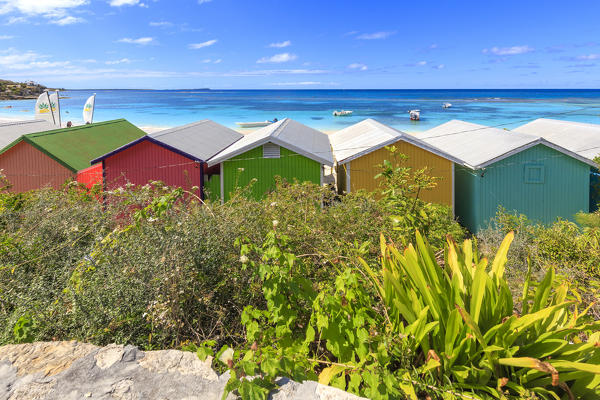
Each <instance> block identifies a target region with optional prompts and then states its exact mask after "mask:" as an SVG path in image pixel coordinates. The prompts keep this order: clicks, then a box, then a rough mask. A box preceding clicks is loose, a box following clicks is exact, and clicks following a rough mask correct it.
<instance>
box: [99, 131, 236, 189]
mask: <svg viewBox="0 0 600 400" xmlns="http://www.w3.org/2000/svg"><path fill="white" fill-rule="evenodd" d="M241 138H242V134H240V133H238V132H236V131H234V130H232V129H229V128H227V127H225V126H223V125H220V124H217V123H216V122H213V121H210V120H202V121H198V122H194V123H191V124H188V125H184V126H179V127H176V128H171V129H166V130H164V131H160V132H156V133H153V134H150V135H147V136H142V137H140V138H139V139H137V140H135V141H132V142H131V143H128V144H126V145H124V146H122V147H119V148H118V149H115V150H113V151H111V152H110V153H107V154H104V155H102V156H100V157H98V158H96V159H95V160H92V163H93V164H94V163H101V165H102V166H103V167H102V169H103V173H104V185H105V186H106V187H107V188H109V189H112V188H115V187H119V186H123V185H125V184H126V183H133V184H135V185H145V184H146V183H148V182H149V181H161V182H163V183H164V184H166V185H168V186H172V187H182V188H184V189H186V190H191V189H192V188H193V187H196V188H198V189H196V190H197V193H196V194H197V195H198V196H200V197H203V195H204V190H203V189H204V187H205V185H206V186H208V188H209V191H210V192H211V194H216V196H217V197H218V195H219V194H220V188H219V186H218V185H219V176H218V174H219V165H217V166H215V167H213V168H208V167H207V165H206V160H208V159H209V158H210V157H212V156H214V155H215V154H216V153H218V152H219V151H221V150H223V149H225V148H226V147H228V146H230V145H231V144H233V143H235V142H237V141H238V140H240V139H241ZM213 175H216V178H214V177H213ZM215 184H216V186H215V187H212V186H214V185H215ZM211 185H212V186H211Z"/></svg>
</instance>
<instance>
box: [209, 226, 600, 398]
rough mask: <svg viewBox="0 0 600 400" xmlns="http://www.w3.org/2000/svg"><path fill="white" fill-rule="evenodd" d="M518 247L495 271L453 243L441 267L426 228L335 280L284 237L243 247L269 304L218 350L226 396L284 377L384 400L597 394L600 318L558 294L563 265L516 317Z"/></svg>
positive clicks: (525, 297) (562, 290)
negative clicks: (321, 276) (321, 278)
mask: <svg viewBox="0 0 600 400" xmlns="http://www.w3.org/2000/svg"><path fill="white" fill-rule="evenodd" d="M512 240H513V234H512V233H509V234H508V235H507V237H506V238H505V239H504V241H503V243H502V244H501V246H500V249H499V250H498V253H497V254H496V256H495V258H494V260H493V262H492V263H491V265H489V266H488V262H487V259H485V258H479V257H478V255H477V252H476V250H475V249H474V248H473V246H472V243H471V241H469V240H467V241H465V242H464V244H463V245H462V247H460V248H459V247H458V246H457V245H456V244H455V243H454V242H453V241H452V240H449V241H448V246H447V248H446V252H445V267H444V268H442V267H441V266H440V265H439V264H438V263H437V261H436V259H435V256H434V252H433V249H432V247H431V246H430V245H429V244H427V242H426V241H425V240H424V239H423V238H422V237H421V235H420V234H419V233H418V232H417V234H416V245H415V246H413V245H409V246H408V247H407V248H406V250H404V252H400V251H399V250H398V249H397V248H396V246H395V245H393V244H387V243H386V242H385V240H384V239H383V237H382V238H381V258H380V262H379V265H378V266H377V268H372V267H371V266H370V265H369V263H367V262H366V261H364V260H362V259H360V258H359V257H357V258H358V259H359V262H360V263H361V265H362V267H361V268H351V267H347V266H341V267H340V268H336V275H337V276H336V278H335V280H334V281H333V282H329V283H327V284H323V283H322V282H319V283H317V282H312V283H311V281H309V280H307V279H306V278H305V277H304V272H305V271H307V270H308V269H309V267H307V266H306V265H305V263H303V262H302V261H301V260H299V259H298V258H297V257H296V256H294V255H293V254H291V253H289V252H288V251H286V250H285V248H286V247H287V245H288V238H287V237H285V235H278V234H277V233H276V232H271V233H269V234H268V235H267V237H266V240H265V242H264V244H263V246H261V247H258V246H255V245H248V244H243V245H242V246H241V253H242V259H243V261H244V262H245V263H246V268H248V269H251V270H253V271H254V272H255V273H256V274H257V275H258V277H259V278H260V280H261V282H262V285H263V294H264V298H265V300H266V304H265V308H263V309H258V308H256V307H247V308H246V309H245V310H244V313H243V316H242V322H243V323H244V325H245V327H246V335H247V337H246V339H247V343H248V344H247V345H246V346H242V347H240V348H239V349H237V350H235V351H233V350H232V349H231V348H228V347H227V348H224V349H222V350H221V351H220V352H219V354H218V356H219V357H220V360H221V362H222V363H223V365H226V366H227V367H228V368H230V370H231V379H230V381H229V383H228V385H227V389H228V390H230V391H234V390H235V391H237V393H238V394H240V395H242V397H243V398H246V397H245V396H257V398H265V397H261V396H266V393H267V391H268V390H269V389H271V388H273V387H275V386H276V385H277V381H276V378H277V377H280V376H285V377H289V378H292V379H295V380H304V379H315V380H317V379H318V381H319V382H321V383H323V384H329V385H332V386H335V387H338V388H341V389H344V390H348V391H350V392H353V393H356V394H360V395H363V396H367V397H369V398H373V399H391V398H407V397H408V398H413V399H416V398H417V396H434V397H439V398H470V399H473V398H476V399H479V398H524V397H528V396H532V398H544V399H545V398H548V399H551V398H560V397H562V396H576V397H577V398H590V399H591V398H595V397H596V396H598V395H600V391H599V390H600V385H599V384H600V369H599V368H598V364H599V363H600V347H599V345H598V343H599V342H600V330H599V329H600V322H593V321H589V319H588V318H587V317H586V312H587V310H583V311H578V309H577V308H578V306H579V305H578V304H577V302H576V301H571V300H568V291H569V289H568V287H567V285H564V284H563V285H561V286H559V287H558V288H557V289H553V288H554V287H555V284H554V281H555V279H556V277H555V274H554V270H553V269H550V270H549V271H548V273H547V274H546V276H545V278H544V279H543V280H542V281H541V282H540V283H539V284H537V288H536V290H532V287H533V286H535V284H534V282H532V281H531V279H530V276H529V277H528V279H527V281H526V285H525V287H524V290H523V294H522V299H521V300H522V304H523V309H522V313H521V315H517V314H513V300H512V295H511V292H510V290H509V288H508V285H507V282H506V280H505V278H504V272H505V266H506V261H507V253H508V250H509V246H510V243H511V242H512ZM253 253H256V254H253ZM255 256H258V257H255ZM251 259H258V260H259V261H256V262H255V261H251ZM318 286H320V287H321V288H320V289H319V290H315V288H316V287H318ZM250 343H251V345H250ZM248 376H253V377H256V379H253V380H249V379H246V377H248ZM248 398H250V397H248Z"/></svg>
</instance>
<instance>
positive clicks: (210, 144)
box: [148, 119, 243, 161]
mask: <svg viewBox="0 0 600 400" xmlns="http://www.w3.org/2000/svg"><path fill="white" fill-rule="evenodd" d="M148 136H150V137H151V138H153V139H155V140H158V141H159V142H161V143H164V144H166V145H168V146H171V147H173V148H176V149H178V150H181V151H182V152H185V153H187V154H189V155H192V156H194V157H196V158H198V159H200V160H203V161H206V160H208V159H209V158H211V157H212V156H214V155H215V154H217V153H218V152H220V151H222V150H223V149H225V148H227V147H228V146H230V145H232V144H233V143H235V142H237V141H238V140H240V139H241V138H242V137H243V135H242V134H241V133H239V132H236V131H234V130H233V129H229V128H227V127H226V126H223V125H221V124H218V123H216V122H214V121H211V120H208V119H205V120H202V121H198V122H193V123H191V124H187V125H183V126H178V127H175V128H170V129H166V130H163V131H160V132H155V133H152V134H150V135H148Z"/></svg>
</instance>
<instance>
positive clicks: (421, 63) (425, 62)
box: [416, 61, 427, 67]
mask: <svg viewBox="0 0 600 400" xmlns="http://www.w3.org/2000/svg"><path fill="white" fill-rule="evenodd" d="M416 65H417V66H418V67H424V66H425V65H427V61H419V62H418V63H417V64H416Z"/></svg>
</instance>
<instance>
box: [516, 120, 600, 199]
mask: <svg viewBox="0 0 600 400" xmlns="http://www.w3.org/2000/svg"><path fill="white" fill-rule="evenodd" d="M514 131H515V132H521V133H526V134H529V135H534V136H538V137H542V138H544V139H546V140H547V141H549V142H552V143H554V144H556V145H558V146H561V147H564V148H565V149H568V150H570V151H572V152H574V153H577V154H579V155H580V156H582V157H585V158H587V159H588V160H590V161H593V160H594V158H596V157H598V156H600V125H596V124H587V123H583V122H573V121H560V120H557V119H547V118H540V119H536V120H535V121H532V122H529V123H527V124H525V125H521V126H519V127H518V128H515V129H514ZM599 202H600V173H599V171H598V169H597V168H596V167H593V168H591V169H590V211H595V210H597V209H598V203H599Z"/></svg>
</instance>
